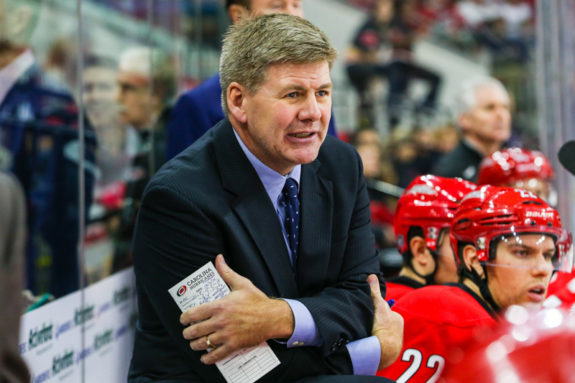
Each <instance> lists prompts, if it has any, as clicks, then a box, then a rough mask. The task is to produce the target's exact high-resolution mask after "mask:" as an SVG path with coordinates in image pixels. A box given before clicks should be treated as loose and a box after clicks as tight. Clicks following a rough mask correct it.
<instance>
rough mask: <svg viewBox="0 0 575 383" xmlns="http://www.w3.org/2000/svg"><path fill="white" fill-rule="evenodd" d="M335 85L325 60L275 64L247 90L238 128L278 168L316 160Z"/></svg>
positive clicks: (264, 159)
mask: <svg viewBox="0 0 575 383" xmlns="http://www.w3.org/2000/svg"><path fill="white" fill-rule="evenodd" d="M331 88H332V84H331V79H330V74H329V65H328V63H327V62H325V61H324V62H319V63H312V64H275V65H271V66H270V67H269V68H268V69H267V72H266V77H265V80H264V82H263V84H262V85H261V86H260V88H259V89H258V90H257V91H256V92H255V93H253V94H249V93H247V92H246V94H245V95H244V99H243V101H242V109H243V112H244V114H245V115H244V119H243V121H241V123H242V125H243V126H242V127H241V128H240V129H237V131H238V134H239V135H240V137H241V138H242V140H243V142H244V143H245V144H246V146H247V147H248V148H249V149H250V151H251V152H252V153H254V154H255V155H256V157H258V158H259V159H260V161H262V162H263V163H265V164H266V165H267V166H269V167H270V168H272V169H274V170H275V171H277V172H279V173H280V174H287V173H289V172H290V171H291V170H292V169H293V168H294V166H296V165H297V164H305V163H309V162H312V161H313V160H315V158H316V157H317V155H318V152H319V148H320V146H321V144H322V143H323V140H324V139H325V135H326V132H327V126H328V124H329V120H330V117H331Z"/></svg>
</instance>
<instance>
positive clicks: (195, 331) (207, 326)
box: [182, 321, 216, 340]
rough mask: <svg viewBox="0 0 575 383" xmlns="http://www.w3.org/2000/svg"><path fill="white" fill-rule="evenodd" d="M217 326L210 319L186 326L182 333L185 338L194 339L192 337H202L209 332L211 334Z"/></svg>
mask: <svg viewBox="0 0 575 383" xmlns="http://www.w3.org/2000/svg"><path fill="white" fill-rule="evenodd" d="M215 327H216V326H215V325H214V323H212V322H210V321H206V322H198V323H195V324H193V325H191V326H188V327H186V328H185V329H184V330H183V331H182V335H183V336H184V339H186V340H192V339H196V338H200V337H202V336H205V335H207V334H211V333H212V332H214V331H215V330H216V328H215Z"/></svg>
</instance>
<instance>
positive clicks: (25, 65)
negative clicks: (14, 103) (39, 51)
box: [0, 49, 35, 104]
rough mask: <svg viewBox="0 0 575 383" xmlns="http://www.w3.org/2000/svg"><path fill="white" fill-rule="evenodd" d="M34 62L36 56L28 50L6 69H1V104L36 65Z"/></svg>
mask: <svg viewBox="0 0 575 383" xmlns="http://www.w3.org/2000/svg"><path fill="white" fill-rule="evenodd" d="M34 61H35V60H34V54H33V53H32V51H31V50H30V49H27V50H25V51H24V52H23V53H22V54H20V56H18V57H16V59H15V60H14V61H12V62H11V63H10V64H8V65H7V66H6V67H4V68H3V69H0V104H2V103H3V102H4V99H5V98H6V95H7V94H8V92H9V91H10V89H12V87H13V86H14V84H16V82H17V81H18V79H19V78H20V77H21V76H22V75H23V74H24V73H25V72H26V71H27V70H28V69H29V68H30V67H31V66H32V65H34Z"/></svg>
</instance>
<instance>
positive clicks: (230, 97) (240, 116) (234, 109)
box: [226, 82, 248, 124]
mask: <svg viewBox="0 0 575 383" xmlns="http://www.w3.org/2000/svg"><path fill="white" fill-rule="evenodd" d="M246 94H247V91H246V89H245V88H244V87H243V86H242V85H240V84H238V83H237V82H232V83H231V84H230V85H229V86H228V90H227V92H226V102H227V105H228V110H229V111H230V114H231V115H232V116H233V118H234V119H236V120H237V121H239V122H241V123H242V124H245V123H246V122H247V121H248V116H247V113H246V111H245V106H246Z"/></svg>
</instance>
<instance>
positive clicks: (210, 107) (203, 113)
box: [166, 0, 337, 159]
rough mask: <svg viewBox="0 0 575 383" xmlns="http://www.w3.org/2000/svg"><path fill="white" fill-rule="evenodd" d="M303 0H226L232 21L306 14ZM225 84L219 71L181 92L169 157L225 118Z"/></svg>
mask: <svg viewBox="0 0 575 383" xmlns="http://www.w3.org/2000/svg"><path fill="white" fill-rule="evenodd" d="M301 3H302V0H285V1H283V2H278V1H277V0H227V1H226V8H227V10H228V14H229V16H230V19H231V21H232V23H237V22H238V21H239V20H240V19H241V18H243V17H246V16H255V15H263V14H268V13H286V14H290V15H295V16H300V17H303V9H302V5H301ZM221 95H222V87H221V86H220V75H219V73H216V74H215V75H213V76H212V77H210V78H208V79H207V80H205V81H204V82H202V83H201V84H200V85H198V86H197V87H196V88H194V89H191V90H189V91H187V92H185V93H184V94H182V95H181V96H180V97H179V99H178V100H177V102H176V104H175V106H174V109H173V110H172V116H171V118H170V121H169V122H168V138H167V143H166V159H170V158H172V157H175V156H176V155H177V154H178V153H180V152H181V151H182V150H184V149H185V148H187V147H188V146H189V145H191V144H192V143H194V142H195V141H196V140H197V139H199V138H200V137H201V136H202V135H203V134H204V133H205V132H207V131H208V129H210V128H211V127H212V126H214V125H215V124H216V123H218V122H220V121H221V120H223V118H224V111H223V110H222V99H221ZM328 134H330V135H332V136H337V134H336V130H335V123H334V119H333V117H332V119H331V120H330V123H329V128H328Z"/></svg>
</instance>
